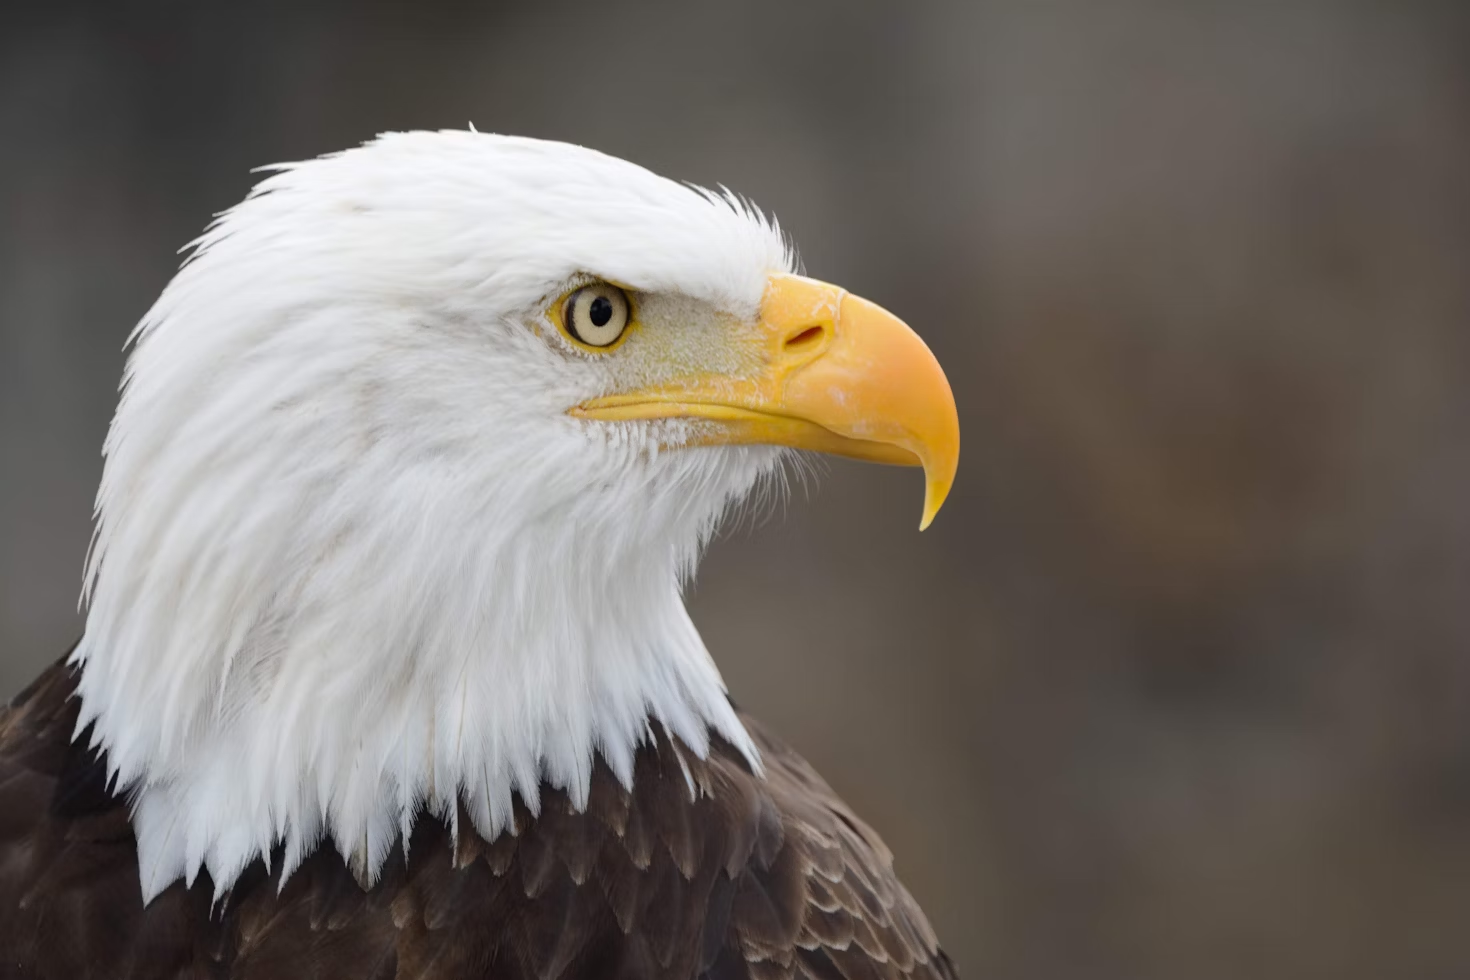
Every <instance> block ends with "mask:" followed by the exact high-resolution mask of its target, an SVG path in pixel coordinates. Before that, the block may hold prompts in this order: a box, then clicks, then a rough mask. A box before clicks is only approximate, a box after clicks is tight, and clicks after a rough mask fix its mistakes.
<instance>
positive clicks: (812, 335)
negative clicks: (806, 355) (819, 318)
mask: <svg viewBox="0 0 1470 980" xmlns="http://www.w3.org/2000/svg"><path fill="white" fill-rule="evenodd" d="M826 333H827V330H826V328H825V327H822V326H820V325H819V326H814V327H807V328H806V329H805V330H803V331H801V332H800V333H798V334H795V335H793V336H791V337H787V338H786V343H785V344H784V345H783V346H784V347H785V349H786V352H787V353H788V354H799V353H801V352H802V351H804V350H806V349H808V348H810V347H815V346H816V345H817V344H819V343H821V342H822V338H823V337H824V336H826Z"/></svg>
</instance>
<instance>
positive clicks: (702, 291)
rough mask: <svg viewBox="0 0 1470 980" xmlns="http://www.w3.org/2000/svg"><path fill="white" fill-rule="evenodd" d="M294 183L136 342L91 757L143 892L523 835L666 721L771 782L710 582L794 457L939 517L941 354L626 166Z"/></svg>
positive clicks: (272, 188)
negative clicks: (332, 852) (428, 824)
mask: <svg viewBox="0 0 1470 980" xmlns="http://www.w3.org/2000/svg"><path fill="white" fill-rule="evenodd" d="M273 170H274V172H273V173H272V174H271V175H270V176H268V177H267V178H266V179H264V180H263V181H262V182H261V183H260V184H259V185H258V186H257V187H256V188H255V189H254V190H253V191H252V192H251V194H250V195H249V196H248V197H247V198H246V199H245V200H244V201H243V202H242V203H240V204H239V205H237V206H236V207H234V208H232V209H230V210H229V211H227V212H225V213H224V214H223V215H222V216H220V217H219V219H218V220H217V221H215V222H214V224H213V225H211V226H210V228H209V229H208V230H207V231H206V232H205V233H204V235H203V236H202V237H201V238H199V239H198V240H197V241H196V242H195V243H193V250H192V253H191V254H190V256H189V258H188V259H187V260H186V261H185V263H184V265H183V267H182V268H181V270H180V271H179V272H178V274H177V275H176V276H175V277H174V279H173V280H172V281H171V282H170V283H169V285H168V286H167V288H166V289H165V290H164V291H163V293H162V295H161V296H160V297H159V299H158V300H157V302H156V303H155V304H154V306H153V307H152V308H151V309H150V310H149V311H148V313H147V314H146V315H145V316H144V318H143V320H142V322H141V323H140V324H139V326H138V328H137V330H136V331H135V333H134V335H133V350H132V353H131V356H130V358H129V361H128V365H127V369H126V373H125V376H124V382H123V391H122V396H121V399H120V402H119V405H118V409H117V413H116V416H115V418H114V420H113V423H112V428H111V430H110V432H109V435H108V439H107V443H106V447H105V456H106V462H105V467H104V475H103V480H102V484H101V488H100V490H99V492H98V497H97V524H96V532H95V536H94V541H93V547H92V550H91V554H90V556H89V559H88V570H87V585H86V589H85V594H84V600H85V602H86V604H87V622H86V631H85V635H84V638H83V639H82V641H81V643H80V644H79V646H78V647H77V650H76V652H75V654H74V655H73V660H74V662H75V663H76V664H77V665H79V667H80V670H81V677H80V681H79V693H80V697H81V701H82V712H81V718H80V722H79V734H82V733H83V732H85V733H87V735H88V737H89V738H90V740H91V742H92V744H94V745H96V746H98V747H100V748H102V749H104V750H105V752H106V757H107V763H108V766H109V768H110V770H111V774H112V776H113V778H114V779H115V780H116V782H117V784H118V785H119V786H121V787H125V788H127V789H128V790H129V791H130V792H131V793H132V794H133V801H134V826H135V829H136V831H137V835H138V841H139V857H140V874H141V876H142V885H143V891H144V894H145V896H147V897H151V896H152V895H154V894H156V893H157V892H158V891H159V890H161V889H162V888H163V887H165V886H166V885H167V884H169V883H170V882H171V881H173V880H175V879H177V878H180V877H183V878H185V879H186V880H188V881H191V882H192V881H193V879H194V877H195V875H196V874H198V872H199V871H200V870H201V869H207V870H208V872H209V873H210V875H211V877H212V879H213V881H214V885H215V889H216V891H217V892H223V891H224V890H225V889H226V888H228V887H229V885H230V884H231V883H232V882H233V881H234V880H235V878H236V877H237V876H238V875H239V873H240V871H241V870H242V869H243V868H244V867H245V866H246V865H247V864H248V863H249V862H250V861H252V860H254V859H256V858H258V857H264V858H265V859H266V860H267V861H270V860H271V859H272V855H273V854H280V855H283V857H282V860H284V862H285V865H286V867H285V869H284V873H285V874H289V873H290V871H291V870H292V868H294V867H295V866H296V864H298V863H299V862H300V861H301V860H302V858H303V857H304V856H305V855H306V854H308V853H309V852H310V851H311V850H312V849H313V848H314V847H316V846H317V845H318V844H319V843H321V842H322V841H323V840H325V839H330V841H331V842H332V843H333V844H334V845H335V846H336V847H337V848H338V849H339V850H340V851H341V853H342V854H343V855H344V857H346V858H347V859H348V860H349V861H351V862H352V863H353V866H354V867H355V868H356V869H357V870H358V872H359V875H360V876H361V877H363V878H364V880H368V881H370V880H372V878H373V877H374V876H375V875H376V873H377V871H378V868H379V867H380V866H381V864H382V862H383V860H384V858H385V857H386V855H387V853H388V850H389V848H390V847H391V846H392V845H393V843H394V841H395V840H399V839H402V840H403V841H405V842H406V841H407V839H408V831H409V830H410V829H411V827H412V823H413V821H414V820H415V819H416V815H418V814H419V813H421V812H429V813H432V814H436V815H438V816H440V817H441V818H443V819H445V820H447V821H450V822H456V823H457V819H458V818H457V814H458V813H459V812H460V807H459V806H457V805H456V803H457V802H458V803H462V804H463V811H464V812H465V813H467V814H469V817H470V819H471V820H472V821H473V823H474V828H473V829H474V831H475V832H477V833H480V834H481V835H483V836H484V837H486V838H487V839H491V838H494V837H495V836H496V835H497V834H499V833H500V832H502V831H503V830H505V829H506V828H507V827H508V826H509V825H510V821H511V819H512V813H513V809H512V806H513V805H512V799H513V796H514V795H517V794H518V795H519V796H520V797H521V799H522V800H523V801H524V803H525V805H526V806H527V807H529V808H530V810H531V811H532V812H535V811H536V810H537V807H538V805H539V797H538V794H539V787H540V786H541V785H543V783H545V784H548V785H552V786H555V787H558V788H562V789H565V790H566V791H567V793H568V794H569V797H570V799H571V801H572V803H573V805H574V806H582V805H584V804H585V801H586V794H587V788H588V782H589V779H590V775H591V771H592V767H593V764H594V759H595V757H596V756H598V755H600V756H601V757H602V758H603V759H605V761H606V763H607V764H608V766H609V767H610V768H611V769H612V771H613V772H614V773H615V774H616V775H617V776H618V778H619V779H621V780H623V782H624V783H625V785H626V784H627V783H629V781H630V780H631V779H632V771H633V753H634V751H635V749H636V748H637V746H638V745H639V744H640V743H641V742H642V741H643V740H645V739H646V738H648V737H649V735H650V733H651V732H652V731H653V726H661V727H663V728H664V729H666V730H667V731H668V732H669V733H670V734H672V735H674V736H677V737H678V738H679V739H680V740H681V741H682V742H683V744H685V745H686V746H688V747H689V748H690V749H691V750H692V751H694V752H696V753H703V752H705V751H706V750H707V748H708V746H709V743H710V739H711V737H712V735H718V736H719V737H721V738H723V739H725V740H727V741H728V742H730V743H731V744H732V745H734V746H735V747H736V748H737V749H739V750H740V751H741V752H743V753H744V754H745V755H746V758H747V759H748V760H749V762H750V765H751V766H752V768H753V769H756V770H757V771H758V770H759V768H760V759H759V756H758V753H757V751H756V749H755V747H754V745H753V744H752V743H751V740H750V738H749V736H748V735H747V734H746V732H745V731H744V729H743V727H742V725H741V723H740V721H739V720H738V718H737V717H736V715H735V713H734V711H733V710H732V708H731V707H730V704H729V702H728V699H727V698H726V696H725V692H724V687H723V683H722V681H721V679H720V675H719V673H718V671H717V670H716V669H715V666H714V664H713V662H712V660H711V659H710V656H709V654H708V652H707V651H706V650H705V648H704V645H703V643H702V642H701V640H700V638H699V635H698V633H697V632H696V630H695V628H694V626H693V625H692V623H691V622H690V620H689V617H688V614H687V613H686V611H685V609H684V605H683V602H682V598H681V587H682V585H683V583H684V582H685V581H686V580H687V578H688V576H689V575H690V573H691V572H692V570H693V568H694V566H695V563H696V561H697V558H698V555H699V551H700V548H701V546H702V545H703V544H704V542H706V541H707V540H708V538H709V536H710V534H711V533H712V531H713V530H714V528H715V527H716V524H717V522H718V521H719V519H720V517H721V515H723V514H724V513H726V512H727V511H728V510H729V508H730V507H731V506H732V504H735V503H737V502H738V501H740V500H741V499H742V498H743V497H744V496H745V495H746V494H747V493H749V492H750V491H751V490H752V488H753V487H755V486H757V485H758V484H759V483H760V481H761V480H762V479H763V478H768V477H770V476H771V475H772V474H774V473H777V472H779V467H780V464H781V462H782V459H783V456H785V455H786V454H788V453H789V452H790V451H791V450H792V449H810V450H818V451H823V452H831V453H838V454H842V455H846V456H853V457H857V458H860V459H868V460H875V461H881V462H888V463H900V464H918V465H922V466H923V468H924V471H925V474H926V479H927V489H926V494H925V502H924V510H923V518H922V524H923V525H927V524H928V523H929V521H930V520H932V519H933V516H934V514H935V512H936V511H937V510H938V509H939V506H940V504H941V503H942V502H943V500H944V496H945V494H946V493H947V491H948V489H949V486H950V483H951V481H952V479H953V477H954V473H955V467H956V463H957V459H958V452H959V430H958V422H957V419H956V415H955V407H954V401H953V397H952V395H951V393H950V389H949V385H948V383H947V382H946V380H945V377H944V374H943V373H942V372H941V370H940V369H939V366H938V365H937V363H936V362H935V360H934V358H933V357H932V355H931V354H930V353H929V351H928V349H927V348H926V347H925V346H924V344H923V342H922V341H920V340H919V338H918V337H917V336H916V335H915V334H914V333H913V332H912V331H911V330H909V329H908V328H907V327H906V326H905V325H904V324H903V323H902V322H900V321H899V320H897V319H896V318H894V317H893V316H892V315H890V314H888V313H886V312H885V311H883V310H882V309H880V308H878V307H877V306H874V305H873V304H871V303H868V302H866V301H864V300H862V299H860V298H858V297H856V296H853V295H850V294H848V293H846V292H845V291H843V290H842V289H839V288H836V287H834V286H830V285H827V284H825V283H822V282H817V281H815V280H812V279H807V278H804V277H802V276H799V275H797V274H795V273H796V269H795V268H794V258H793V252H792V250H791V248H790V247H789V245H788V244H787V242H786V241H785V240H784V239H783V237H782V235H781V233H780V231H779V230H778V228H777V226H776V224H775V223H774V221H769V220H767V219H765V218H764V217H763V216H762V215H761V214H760V213H759V212H758V211H756V210H755V209H754V208H753V207H751V206H750V205H748V204H746V203H744V202H743V201H741V200H740V199H738V198H736V197H734V196H732V195H730V194H729V193H719V194H717V193H710V192H707V191H703V190H700V189H697V188H692V187H689V186H687V185H683V184H678V183H675V182H672V181H669V180H666V179H664V178H662V177H659V176H656V175H655V174H652V173H650V172H648V171H647V170H644V169H642V168H640V167H637V166H634V165H633V164H630V163H627V162H624V161H621V160H617V159H614V158H612V157H608V156H605V155H603V154H600V153H597V152H594V151H592V150H587V149H583V148H580V147H575V146H569V145H565V144H561V143H554V142H543V141H537V140H529V139H517V138H510V137H503V136H492V135H488V134H480V133H475V132H445V133H405V134H395V135H388V136H383V137H380V138H379V139H377V140H375V141H373V142H371V143H369V144H367V145H365V146H362V147H359V148H356V149H352V150H349V151H346V152H343V153H339V154H334V155H331V156H326V157H322V158H320V159H315V160H310V161H307V162H304V163H293V164H286V165H282V166H279V167H275V168H273ZM456 832H459V830H458V829H456ZM283 880H284V876H283Z"/></svg>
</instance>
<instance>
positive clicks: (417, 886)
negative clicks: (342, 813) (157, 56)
mask: <svg viewBox="0 0 1470 980" xmlns="http://www.w3.org/2000/svg"><path fill="white" fill-rule="evenodd" d="M74 688H75V678H74V677H73V675H72V673H71V672H70V670H69V669H68V668H67V667H66V666H65V665H64V664H57V665H56V666H54V667H52V668H51V669H50V670H48V671H47V672H46V673H44V674H43V675H42V676H41V677H40V679H38V680H37V681H36V682H35V683H34V684H33V685H31V687H30V688H28V689H27V690H26V691H25V692H24V693H22V694H21V695H20V696H19V697H18V698H17V699H16V700H15V701H14V702H13V703H12V704H11V705H10V707H9V708H7V709H5V710H4V712H3V713H0V980H8V978H26V980H52V978H55V980H104V978H106V980H113V978H125V977H131V978H137V980H165V978H185V977H187V978H197V980H223V978H252V980H280V978H284V977H290V978H293V980H296V978H307V980H337V978H345V977H352V978H383V980H389V978H394V980H413V978H417V980H441V978H444V980H447V978H456V980H458V978H470V977H473V978H483V980H584V978H586V980H591V978H597V980H620V978H622V980H656V978H670V980H688V978H692V977H701V978H710V980H776V978H783V980H784V978H796V977H809V978H828V980H888V978H896V977H916V978H919V977H924V978H927V977H938V978H945V980H952V978H953V977H954V970H953V967H952V966H951V965H950V963H949V960H948V959H947V958H946V957H945V956H944V954H943V953H942V952H941V951H940V950H939V947H938V943H937V942H936V940H935V938H934V934H933V932H932V930H931V929H930V928H929V924H928V922H927V921H926V920H925V918H924V916H923V913H922V912H920V911H919V909H918V907H917V905H915V903H914V901H913V899H912V898H911V897H910V896H909V894H908V892H907V891H905V890H904V888H903V886H902V885H900V884H899V882H898V880H897V879H896V878H895V877H894V875H893V870H892V859H891V856H890V855H889V852H888V849H887V848H886V847H884V845H883V842H882V841H881V840H880V839H879V838H878V836H877V834H875V833H874V832H873V831H872V830H871V829H870V828H869V827H868V826H867V825H866V824H864V823H863V822H862V821H861V820H859V819H858V818H857V816H856V815H855V814H853V813H852V811H851V810H849V809H848V808H847V806H846V805H845V804H844V803H843V802H842V801H841V800H840V799H838V798H837V797H836V795H835V794H833V793H832V791H831V789H830V788H828V786H827V785H826V783H824V782H823V781H822V780H821V778H820V777H819V776H818V775H817V774H816V773H815V772H814V771H813V770H812V768H811V767H810V766H809V765H807V764H806V762H805V761H803V760H802V759H801V758H800V757H799V756H797V755H796V754H795V753H794V752H792V751H791V750H790V749H788V748H786V747H785V746H784V745H782V744H781V743H780V742H778V741H777V740H776V739H774V738H773V737H771V736H770V735H769V734H767V733H766V732H765V731H764V730H763V729H762V728H761V727H760V726H759V725H758V724H757V723H756V722H754V721H753V720H751V719H749V718H745V719H744V721H745V724H746V726H747V728H748V729H749V730H750V732H751V735H752V736H753V737H754V738H755V739H756V741H757V744H758V745H759V746H760V749H761V752H762V754H763V757H764V760H765V766H766V775H765V778H759V777H757V776H755V775H753V774H752V773H751V772H750V771H749V769H748V768H747V766H746V764H745V762H744V760H743V759H742V758H741V757H740V755H739V754H738V753H737V752H735V751H734V750H733V749H732V748H731V747H730V746H728V745H725V744H724V743H722V742H718V741H717V742H716V743H715V745H713V746H712V747H711V749H710V752H709V754H708V756H707V758H704V759H700V758H698V757H697V756H695V754H694V753H693V752H692V751H690V750H689V748H688V747H687V746H685V745H683V744H682V743H679V742H677V741H674V740H671V739H670V738H669V737H668V736H667V735H665V734H659V735H658V736H657V737H656V740H655V742H653V743H651V744H649V745H645V746H643V747H642V748H641V749H640V750H639V752H638V756H637V762H636V769H635V778H634V787H633V790H632V792H631V793H630V792H628V791H627V790H625V789H624V788H623V787H622V786H621V785H619V784H618V782H617V780H616V779H615V778H614V777H613V775H612V773H611V772H610V771H609V770H608V768H607V767H606V766H605V765H603V764H601V763H599V764H598V766H597V768H596V770H595V772H594V776H593V780H592V786H591V792H590V796H589V802H588V806H587V809H586V811H585V812H582V813H578V812H576V811H575V810H574V809H573V808H572V806H571V804H570V801H569V800H568V799H567V796H566V794H565V793H563V792H561V791H559V790H555V789H552V788H550V787H543V788H542V791H541V812H540V816H539V817H537V818H534V819H533V818H532V817H531V815H530V813H529V812H528V811H527V810H526V808H525V807H524V806H523V805H521V804H520V802H519V801H518V802H517V821H516V822H517V827H518V832H517V833H516V834H515V835H510V834H506V835H502V837H501V838H500V839H498V840H496V841H493V842H486V841H484V840H481V839H479V838H478V837H476V836H475V835H474V834H473V833H470V832H468V831H467V830H466V833H464V834H462V835H461V837H460V838H459V839H458V840H457V841H456V840H453V839H452V838H451V835H450V833H449V831H448V830H447V828H446V827H444V826H443V825H442V824H441V823H440V822H439V821H437V820H435V819H433V818H429V817H425V818H424V819H421V820H420V821H419V823H418V824H417V826H416V828H415V830H414V832H413V837H412V839H411V841H410V842H409V843H410V846H409V848H408V854H409V855H411V857H410V858H408V859H405V857H404V852H403V849H402V848H398V849H396V850H395V852H394V854H393V856H392V857H390V858H389V860H388V863H387V865H386V866H385V867H384V869H383V872H382V875H381V878H380V879H379V881H378V883H377V884H376V885H375V886H374V887H373V888H372V889H371V890H370V891H364V890H363V889H362V888H361V887H360V886H359V885H358V884H357V881H356V880H355V879H354V877H353V875H352V873H351V870H350V869H349V868H348V867H347V866H346V865H345V864H344V863H343V861H342V859H341V858H340V857H339V856H338V855H337V854H336V852H335V851H333V850H332V849H331V848H329V847H328V848H323V849H321V850H319V851H318V852H317V853H316V854H314V855H312V856H311V857H310V858H308V859H307V860H306V862H305V863H304V864H303V865H302V866H301V868H300V869H299V870H298V871H297V872H296V873H295V874H294V875H293V876H292V877H291V879H290V880H289V881H287V882H286V885H285V887H284V888H281V887H280V882H279V880H278V878H277V877H276V875H275V874H270V873H267V872H266V870H265V866H264V863H263V862H257V863H256V864H255V865H254V866H252V867H251V868H250V869H248V870H247V871H246V873H245V875H243V876H242V878H241V879H240V881H239V882H237V883H236V885H235V887H234V889H233V890H232V891H231V893H230V894H229V895H228V896H227V897H226V899H225V900H224V901H223V902H222V903H221V905H220V906H219V907H212V903H211V895H212V892H213V886H212V884H211V883H210V882H209V881H208V880H207V876H205V877H206V880H201V881H197V882H195V884H194V887H193V888H185V887H184V886H183V884H182V883H175V884H174V885H173V886H172V887H170V888H169V889H167V890H166V891H165V892H164V893H163V894H161V895H160V896H158V898H156V899H155V900H154V901H153V902H152V903H151V904H149V905H148V907H147V908H144V907H143V905H142V903H141V901H140V898H139V889H138V870H137V860H136V855H135V851H134V840H133V834H132V828H131V826H130V825H129V822H128V809H127V804H126V801H125V800H124V799H122V798H120V797H119V796H117V795H115V794H113V793H111V792H109V790H108V787H107V784H106V768H105V765H104V764H103V761H102V760H100V759H99V758H97V757H96V754H95V753H93V752H91V751H89V750H88V749H86V747H85V746H86V738H85V737H83V738H81V739H79V740H77V741H76V742H73V741H72V738H71V736H72V732H73V730H74V727H75V725H76V715H77V705H76V702H75V699H74V698H73V697H72V694H73V691H74ZM691 786H692V787H693V792H691ZM458 825H459V826H460V827H461V828H469V827H470V826H471V823H470V819H469V816H468V814H466V813H464V812H463V809H462V808H461V812H460V813H459V815H458ZM277 857H278V858H279V856H277ZM273 867H276V868H279V867H280V861H279V859H277V860H276V861H275V862H273Z"/></svg>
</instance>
